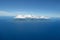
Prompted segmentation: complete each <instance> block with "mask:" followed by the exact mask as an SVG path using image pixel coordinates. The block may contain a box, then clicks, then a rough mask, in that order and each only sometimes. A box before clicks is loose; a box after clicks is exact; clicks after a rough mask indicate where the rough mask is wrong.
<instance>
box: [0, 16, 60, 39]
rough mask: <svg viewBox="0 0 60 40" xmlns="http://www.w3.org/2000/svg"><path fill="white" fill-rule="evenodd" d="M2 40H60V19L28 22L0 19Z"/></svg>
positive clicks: (6, 18) (7, 18)
mask: <svg viewBox="0 0 60 40" xmlns="http://www.w3.org/2000/svg"><path fill="white" fill-rule="evenodd" d="M0 40H60V19H51V20H48V21H46V20H45V21H28V22H27V21H15V20H14V19H13V18H12V17H0Z"/></svg>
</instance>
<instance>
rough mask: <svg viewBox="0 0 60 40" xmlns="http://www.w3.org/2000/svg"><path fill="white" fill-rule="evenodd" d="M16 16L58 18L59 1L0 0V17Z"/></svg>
mask: <svg viewBox="0 0 60 40" xmlns="http://www.w3.org/2000/svg"><path fill="white" fill-rule="evenodd" d="M17 14H24V15H25V14H26V15H28V14H32V15H43V16H51V17H60V0H0V16H14V15H17Z"/></svg>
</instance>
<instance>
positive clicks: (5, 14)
mask: <svg viewBox="0 0 60 40" xmlns="http://www.w3.org/2000/svg"><path fill="white" fill-rule="evenodd" d="M0 16H13V15H12V13H10V12H7V11H0Z"/></svg>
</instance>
